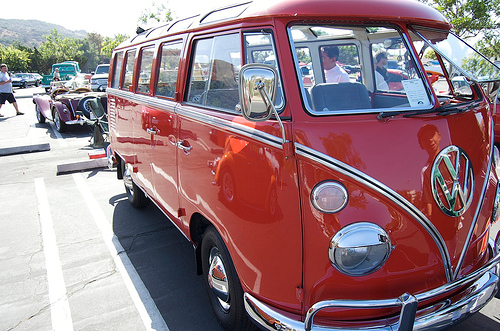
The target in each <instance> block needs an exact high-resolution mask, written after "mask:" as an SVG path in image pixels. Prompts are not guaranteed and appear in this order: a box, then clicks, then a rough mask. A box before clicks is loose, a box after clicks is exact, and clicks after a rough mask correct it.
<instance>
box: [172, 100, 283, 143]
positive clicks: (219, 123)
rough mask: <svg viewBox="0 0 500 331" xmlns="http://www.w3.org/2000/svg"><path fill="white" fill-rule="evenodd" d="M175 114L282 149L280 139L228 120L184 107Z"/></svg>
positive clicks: (180, 107)
mask: <svg viewBox="0 0 500 331" xmlns="http://www.w3.org/2000/svg"><path fill="white" fill-rule="evenodd" d="M176 112H177V114H179V115H181V116H185V117H188V118H190V119H193V120H195V121H199V122H201V123H205V124H209V125H211V126H214V127H216V128H218V129H221V130H228V131H231V132H234V133H235V134H238V135H241V136H244V137H247V138H250V139H254V140H257V141H259V142H261V143H263V144H266V145H270V146H272V147H274V148H278V149H283V140H282V138H281V137H277V136H274V135H272V134H269V133H266V132H263V131H261V130H256V129H254V128H251V127H249V126H246V125H243V124H239V123H234V122H231V121H228V120H224V119H221V118H219V117H215V116H210V115H207V114H203V113H199V112H196V111H193V110H191V109H188V108H187V107H184V106H179V107H177V108H176ZM237 116H239V115H237Z"/></svg>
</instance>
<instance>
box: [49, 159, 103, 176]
mask: <svg viewBox="0 0 500 331" xmlns="http://www.w3.org/2000/svg"><path fill="white" fill-rule="evenodd" d="M107 167H108V159H107V158H100V159H93V160H89V161H82V162H74V163H66V164H58V165H57V175H62V174H68V173H72V172H80V171H85V170H92V169H100V168H107Z"/></svg>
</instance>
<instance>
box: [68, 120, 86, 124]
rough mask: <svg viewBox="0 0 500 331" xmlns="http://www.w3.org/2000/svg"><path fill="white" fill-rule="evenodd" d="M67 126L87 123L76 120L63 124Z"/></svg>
mask: <svg viewBox="0 0 500 331" xmlns="http://www.w3.org/2000/svg"><path fill="white" fill-rule="evenodd" d="M64 123H66V124H68V125H75V124H80V125H84V124H85V123H87V121H85V120H84V119H78V120H71V121H67V122H64Z"/></svg>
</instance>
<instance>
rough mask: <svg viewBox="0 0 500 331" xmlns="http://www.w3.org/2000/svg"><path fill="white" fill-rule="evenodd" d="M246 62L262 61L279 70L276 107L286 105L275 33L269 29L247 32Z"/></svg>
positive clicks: (245, 36)
mask: <svg viewBox="0 0 500 331" xmlns="http://www.w3.org/2000/svg"><path fill="white" fill-rule="evenodd" d="M244 38H245V64H247V63H262V64H268V65H270V66H272V67H274V68H275V69H276V70H277V71H278V78H279V79H278V91H277V94H276V101H275V102H274V104H275V106H276V108H278V109H280V108H283V106H284V100H285V99H284V96H283V88H282V84H281V77H280V76H281V74H280V70H279V66H278V59H277V57H276V49H275V47H274V39H273V34H272V33H271V32H270V31H269V32H267V31H258V32H245V34H244Z"/></svg>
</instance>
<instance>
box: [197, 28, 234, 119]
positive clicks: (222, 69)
mask: <svg viewBox="0 0 500 331" xmlns="http://www.w3.org/2000/svg"><path fill="white" fill-rule="evenodd" d="M239 45H240V37H239V34H229V35H222V36H216V37H214V38H210V39H203V40H199V41H197V43H196V46H195V51H194V56H193V58H194V61H192V64H191V75H190V86H189V93H188V96H187V101H189V102H192V103H197V104H200V105H205V106H209V107H213V108H218V109H224V110H230V111H232V112H235V111H236V106H237V105H238V103H239V96H238V80H237V78H238V73H239V69H240V67H241V51H240V46H239Z"/></svg>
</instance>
